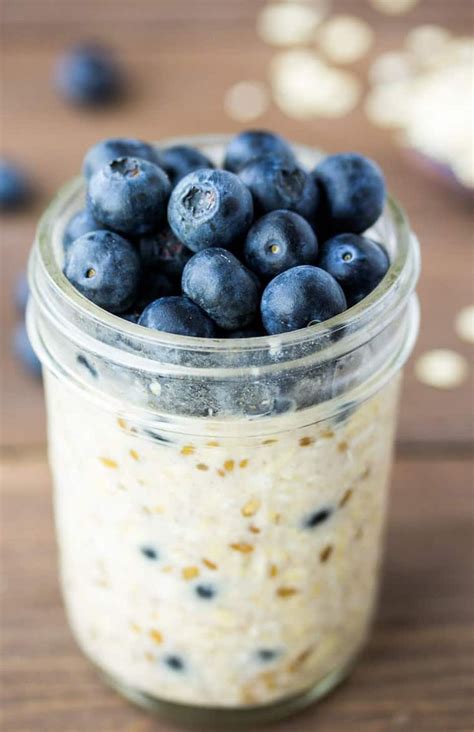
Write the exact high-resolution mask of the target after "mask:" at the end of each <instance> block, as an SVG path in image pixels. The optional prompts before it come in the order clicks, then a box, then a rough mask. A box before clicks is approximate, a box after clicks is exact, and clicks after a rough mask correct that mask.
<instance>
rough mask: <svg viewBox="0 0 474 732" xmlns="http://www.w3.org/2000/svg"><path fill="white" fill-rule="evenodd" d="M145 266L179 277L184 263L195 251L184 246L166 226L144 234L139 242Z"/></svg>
mask: <svg viewBox="0 0 474 732" xmlns="http://www.w3.org/2000/svg"><path fill="white" fill-rule="evenodd" d="M138 248H139V251H140V257H141V260H142V263H143V265H144V267H146V268H154V269H158V270H159V271H160V272H163V273H164V274H167V275H169V276H170V277H179V278H181V275H182V273H183V269H184V265H185V264H186V262H187V261H188V260H189V259H191V257H192V255H193V252H192V251H191V250H190V249H188V248H187V247H185V246H184V244H183V243H182V242H180V241H179V239H178V238H177V237H176V236H175V235H174V234H173V232H172V231H171V229H170V228H169V226H165V227H164V228H163V229H161V230H160V231H158V232H157V233H156V234H152V235H150V236H143V237H142V238H141V239H140V241H139V244H138Z"/></svg>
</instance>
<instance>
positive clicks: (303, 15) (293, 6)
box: [257, 0, 328, 46]
mask: <svg viewBox="0 0 474 732" xmlns="http://www.w3.org/2000/svg"><path fill="white" fill-rule="evenodd" d="M327 9H328V7H327V2H324V1H322V0H320V2H314V3H311V4H309V3H304V4H303V3H294V2H293V3H291V2H280V3H270V4H269V5H266V6H265V7H264V8H263V10H262V11H261V12H260V14H259V16H258V19H257V31H258V34H259V36H260V37H261V38H262V39H263V40H264V41H265V43H268V44H269V45H271V46H294V45H297V44H300V43H301V44H304V43H308V42H309V41H311V40H312V38H313V36H314V33H315V30H316V28H317V26H318V25H319V23H320V22H321V20H322V18H323V17H324V16H325V15H326V12H327Z"/></svg>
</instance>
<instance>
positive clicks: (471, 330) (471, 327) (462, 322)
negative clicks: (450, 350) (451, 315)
mask: <svg viewBox="0 0 474 732" xmlns="http://www.w3.org/2000/svg"><path fill="white" fill-rule="evenodd" d="M454 328H455V330H456V333H457V334H458V336H459V338H461V339H462V340H463V341H467V343H474V305H468V306H467V307H465V308H463V309H462V310H460V311H459V313H458V314H457V315H456V319H455V321H454Z"/></svg>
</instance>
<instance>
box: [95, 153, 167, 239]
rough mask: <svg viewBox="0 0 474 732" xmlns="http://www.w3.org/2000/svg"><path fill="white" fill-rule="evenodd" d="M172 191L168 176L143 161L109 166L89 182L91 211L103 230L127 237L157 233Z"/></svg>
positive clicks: (123, 161)
mask: <svg viewBox="0 0 474 732" xmlns="http://www.w3.org/2000/svg"><path fill="white" fill-rule="evenodd" d="M170 190H171V186H170V182H169V180H168V176H167V175H166V173H165V172H164V171H163V170H161V168H159V167H158V166H157V165H155V164H154V163H150V162H148V161H147V160H143V159H141V158H118V159H117V160H113V161H112V162H111V163H106V164H105V165H104V166H103V167H102V168H100V169H99V170H98V171H97V173H94V175H93V176H92V178H91V179H90V181H89V187H88V191H87V203H88V207H89V209H90V211H91V213H92V215H93V216H94V218H96V219H97V220H98V221H100V222H101V224H102V225H103V226H106V227H107V228H110V229H113V230H114V231H119V232H121V233H123V234H126V235H128V236H142V235H145V234H151V233H152V232H154V231H156V230H157V229H158V228H159V226H160V225H161V224H162V222H163V220H164V218H165V216H166V204H167V201H168V196H169V193H170Z"/></svg>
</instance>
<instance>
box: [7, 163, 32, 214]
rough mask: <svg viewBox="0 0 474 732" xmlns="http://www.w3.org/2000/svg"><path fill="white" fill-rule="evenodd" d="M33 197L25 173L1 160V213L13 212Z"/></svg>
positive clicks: (12, 164)
mask: <svg viewBox="0 0 474 732" xmlns="http://www.w3.org/2000/svg"><path fill="white" fill-rule="evenodd" d="M31 196H32V190H31V186H30V183H29V181H28V179H27V177H26V175H25V173H24V172H23V171H22V170H21V169H20V168H19V167H18V166H17V165H14V163H11V162H10V161H8V160H5V159H4V158H0V211H13V210H16V209H19V208H21V207H22V206H23V205H25V204H26V203H28V202H29V200H30V199H31Z"/></svg>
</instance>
